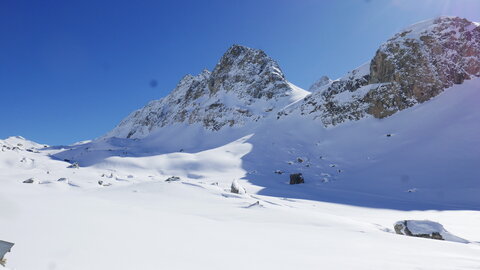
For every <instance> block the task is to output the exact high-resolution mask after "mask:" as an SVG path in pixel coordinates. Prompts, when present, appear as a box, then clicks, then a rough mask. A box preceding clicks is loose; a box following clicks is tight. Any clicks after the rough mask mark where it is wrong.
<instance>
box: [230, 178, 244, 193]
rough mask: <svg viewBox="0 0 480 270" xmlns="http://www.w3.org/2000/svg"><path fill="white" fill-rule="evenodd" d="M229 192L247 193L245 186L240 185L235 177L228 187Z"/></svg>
mask: <svg viewBox="0 0 480 270" xmlns="http://www.w3.org/2000/svg"><path fill="white" fill-rule="evenodd" d="M230 192H232V193H235V194H245V193H247V191H246V190H245V188H244V187H242V186H241V185H240V184H239V183H238V181H237V180H236V179H235V180H233V182H232V185H231V187H230Z"/></svg>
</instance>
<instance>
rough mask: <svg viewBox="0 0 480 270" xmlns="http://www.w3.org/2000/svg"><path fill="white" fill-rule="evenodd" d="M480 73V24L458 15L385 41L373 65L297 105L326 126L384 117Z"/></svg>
mask: <svg viewBox="0 0 480 270" xmlns="http://www.w3.org/2000/svg"><path fill="white" fill-rule="evenodd" d="M478 76H480V27H479V26H478V24H476V23H473V22H470V21H468V20H465V19H461V18H456V17H440V18H437V19H434V20H430V21H425V22H422V23H418V24H415V25H413V26H411V27H409V28H407V29H405V30H404V31H402V32H400V33H398V34H396V35H395V36H394V37H393V38H391V39H389V40H388V41H387V42H386V43H385V44H383V45H382V46H381V47H380V48H379V49H378V51H377V52H376V54H375V57H374V58H373V59H372V61H371V62H370V63H369V64H365V65H363V66H361V67H360V68H358V69H355V70H353V71H352V72H350V73H349V74H347V76H345V77H343V78H341V79H339V80H336V81H333V82H331V83H330V84H329V85H328V87H327V88H326V89H324V90H323V91H320V92H316V93H314V94H312V95H311V96H309V97H307V98H306V99H305V100H304V102H303V103H302V104H300V105H299V106H298V107H297V108H289V110H288V111H284V112H281V113H280V114H279V115H280V116H282V115H285V114H289V113H292V112H294V111H295V110H299V111H300V113H301V114H307V115H309V114H311V115H313V116H314V118H320V119H321V121H322V122H323V124H324V125H325V126H329V125H336V124H338V123H341V122H344V121H347V120H358V119H360V118H363V117H365V116H367V115H373V116H374V117H376V118H384V117H387V116H390V115H392V114H394V113H395V112H397V111H400V110H403V109H406V108H409V107H411V106H413V105H415V104H417V103H421V102H424V101H427V100H429V99H431V98H432V97H435V96H436V95H438V94H440V93H441V92H442V91H443V90H444V89H445V88H448V87H450V86H452V85H453V84H460V83H462V82H463V81H464V80H466V79H470V78H472V77H478Z"/></svg>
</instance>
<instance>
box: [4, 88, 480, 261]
mask: <svg viewBox="0 0 480 270" xmlns="http://www.w3.org/2000/svg"><path fill="white" fill-rule="evenodd" d="M479 88H480V80H479V79H475V80H470V81H466V82H465V83H464V84H462V85H460V86H455V87H452V88H451V89H448V90H446V92H445V93H443V94H442V95H440V96H438V97H436V98H434V99H432V100H431V101H428V102H426V103H424V104H421V105H419V106H415V107H412V108H410V109H407V110H404V111H401V112H399V113H397V114H395V115H393V116H392V117H389V118H386V119H382V120H378V119H374V118H366V119H363V120H360V121H357V122H350V123H345V124H342V125H339V126H337V127H334V128H327V129H326V128H323V127H322V126H321V125H319V124H318V123H316V122H315V121H309V122H307V121H299V119H300V118H298V117H296V116H295V115H291V116H289V117H287V118H285V119H283V120H282V119H281V120H280V121H273V118H272V121H271V122H270V124H268V121H269V120H268V119H266V120H265V121H266V122H267V124H263V125H262V126H255V125H253V126H246V127H243V128H231V129H225V130H223V131H219V132H217V133H214V132H210V131H205V130H203V129H201V128H200V127H196V126H194V125H193V126H189V127H185V126H172V127H170V128H165V129H162V130H161V131H159V132H158V133H155V134H152V135H151V136H149V137H146V138H145V139H142V140H127V139H116V138H111V139H107V140H103V139H102V140H98V141H93V142H85V143H82V144H76V145H72V146H63V147H62V146H58V147H45V146H44V145H41V144H36V143H33V142H29V141H27V140H25V139H23V138H19V137H14V138H9V139H7V140H4V141H0V213H1V215H0V239H1V240H6V241H10V242H14V243H15V246H14V247H13V249H12V252H11V253H8V254H7V256H6V258H7V267H9V268H10V269H17V270H24V269H34V270H43V269H69V270H73V269H82V270H83V269H102V270H103V269H116V270H117V269H245V268H249V269H436V270H437V269H480V244H479V241H480V230H478V228H479V227H480V211H479V209H480V199H479V198H480V197H479V196H478V194H479V191H480V185H479V183H478V180H479V176H480V174H479V173H478V164H479V162H480V149H479V146H480V136H478V131H479V130H480V126H479V125H480V124H479V123H480V121H479V120H480V110H478V100H479V98H480V92H479V91H478V89H479ZM215 134H216V135H215ZM207 135H208V136H207ZM2 145H5V147H3V146H2ZM63 159H68V160H69V161H70V163H69V162H66V161H64V160H63ZM74 161H77V162H79V164H80V168H67V167H68V166H70V165H71V163H72V162H74ZM276 170H277V171H278V172H279V173H280V172H284V173H283V174H279V173H275V171H276ZM294 172H302V173H303V174H304V176H305V181H306V183H305V184H302V185H294V186H291V185H288V174H289V173H294ZM170 176H178V177H180V180H179V181H171V182H166V181H165V180H166V179H167V178H168V177H170ZM30 178H33V182H34V183H23V181H24V180H27V179H30ZM233 180H238V183H239V184H240V185H242V186H243V187H244V188H245V189H246V191H247V193H246V194H244V195H238V194H233V193H231V192H230V186H231V183H232V181H233ZM257 202H258V203H257ZM401 220H431V221H435V222H439V223H440V224H442V225H443V226H444V228H445V229H446V230H448V232H450V233H451V234H453V235H456V236H458V237H461V238H463V239H466V240H468V241H469V243H457V242H450V241H439V240H431V239H423V238H414V237H407V236H402V235H397V234H395V233H394V231H393V226H394V223H395V222H397V221H401ZM0 269H1V267H0Z"/></svg>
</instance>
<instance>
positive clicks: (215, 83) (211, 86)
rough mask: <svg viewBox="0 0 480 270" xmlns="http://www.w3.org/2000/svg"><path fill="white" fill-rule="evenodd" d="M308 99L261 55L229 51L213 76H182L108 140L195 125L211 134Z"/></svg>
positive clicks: (236, 48)
mask: <svg viewBox="0 0 480 270" xmlns="http://www.w3.org/2000/svg"><path fill="white" fill-rule="evenodd" d="M307 94H309V93H308V92H307V91H305V90H302V89H300V88H298V87H296V86H295V85H293V84H291V83H289V82H288V81H287V80H286V79H285V76H284V74H283V72H282V70H281V69H280V67H279V66H278V64H277V63H276V62H275V61H274V60H273V59H271V58H270V57H268V56H267V55H266V54H265V53H264V52H263V51H261V50H255V49H250V48H247V47H244V46H240V45H233V46H232V47H230V48H229V49H228V51H227V52H226V53H225V54H224V55H223V57H222V58H221V59H220V61H219V62H218V64H217V65H216V67H215V69H214V70H213V71H212V72H209V71H208V70H204V71H203V72H202V73H200V74H199V75H196V76H192V75H187V76H185V77H184V78H183V79H182V80H181V81H180V82H179V83H178V85H177V87H176V88H175V89H174V90H173V91H172V93H170V94H169V95H168V96H167V97H165V98H162V99H160V100H155V101H152V102H150V103H149V104H147V106H145V107H144V108H142V109H140V110H138V111H135V112H133V113H132V114H131V115H129V116H128V117H127V118H126V119H124V120H123V121H122V122H121V123H120V124H119V125H118V126H117V127H116V128H115V129H114V130H113V131H111V132H110V133H109V134H107V137H124V138H125V137H126V138H140V137H145V136H146V135H148V134H149V133H150V132H151V131H153V130H155V129H158V128H161V127H165V126H168V125H173V124H175V123H186V124H196V123H200V124H202V125H203V126H204V127H205V128H206V129H210V130H219V129H221V128H223V127H226V126H228V127H234V126H235V127H236V126H244V125H245V123H247V122H255V121H258V120H260V119H262V118H265V117H266V116H268V115H272V114H275V113H277V112H278V110H279V109H280V108H283V107H284V106H286V105H287V104H289V103H292V102H295V101H297V100H299V99H302V98H304V97H305V96H306V95H307Z"/></svg>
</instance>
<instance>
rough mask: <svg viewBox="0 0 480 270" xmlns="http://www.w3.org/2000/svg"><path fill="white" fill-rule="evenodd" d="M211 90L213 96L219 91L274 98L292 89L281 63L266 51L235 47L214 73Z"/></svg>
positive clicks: (209, 84) (220, 62) (224, 56)
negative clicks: (280, 65)
mask: <svg viewBox="0 0 480 270" xmlns="http://www.w3.org/2000/svg"><path fill="white" fill-rule="evenodd" d="M208 88H209V91H210V94H211V95H214V94H216V93H217V92H219V91H222V90H223V91H226V92H231V91H233V92H236V93H237V94H239V95H240V96H247V95H248V96H250V97H252V98H263V99H271V98H274V97H278V96H284V95H285V92H286V91H288V90H289V87H288V84H287V82H286V80H285V76H284V74H283V72H282V71H281V69H280V67H279V66H278V64H277V62H275V60H273V59H272V58H270V57H269V56H268V55H267V54H266V53H265V52H263V51H262V50H258V49H252V48H248V47H245V46H241V45H233V46H231V47H230V48H229V49H228V50H227V52H226V53H225V54H224V55H223V56H222V58H221V59H220V61H219V62H218V64H217V65H216V66H215V68H214V70H213V71H212V74H211V77H210V80H209V83H208Z"/></svg>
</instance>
